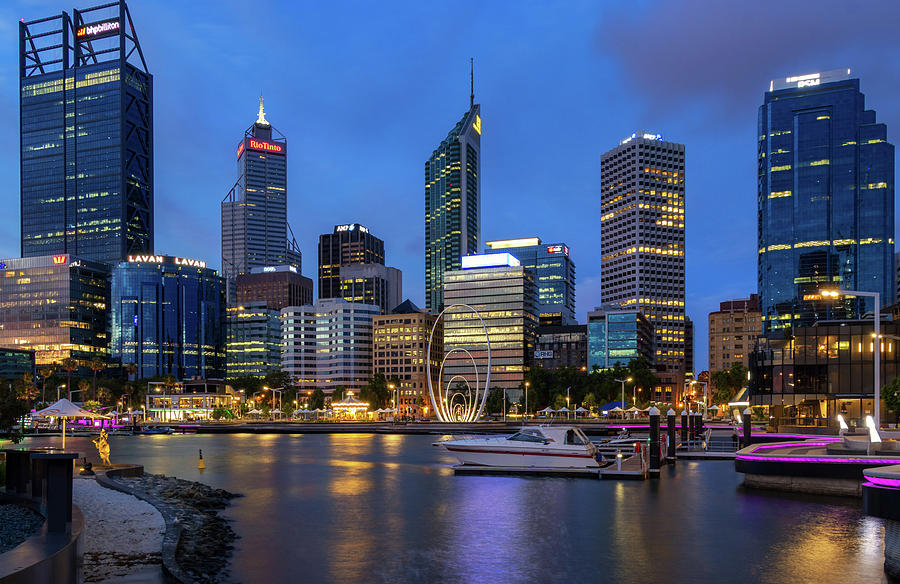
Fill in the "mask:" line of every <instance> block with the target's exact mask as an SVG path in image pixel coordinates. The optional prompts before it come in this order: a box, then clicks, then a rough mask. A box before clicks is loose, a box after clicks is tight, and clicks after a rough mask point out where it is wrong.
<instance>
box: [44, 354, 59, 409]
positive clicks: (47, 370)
mask: <svg viewBox="0 0 900 584" xmlns="http://www.w3.org/2000/svg"><path fill="white" fill-rule="evenodd" d="M57 371H59V364H58V363H51V364H50V365H45V366H44V367H41V369H40V374H41V402H42V403H47V395H46V392H47V384H48V383H50V378H52V377H56V372H57Z"/></svg>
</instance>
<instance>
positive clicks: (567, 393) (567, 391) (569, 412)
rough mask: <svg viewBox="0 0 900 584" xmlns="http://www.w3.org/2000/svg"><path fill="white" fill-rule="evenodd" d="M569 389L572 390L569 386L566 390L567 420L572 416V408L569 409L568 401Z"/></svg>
mask: <svg viewBox="0 0 900 584" xmlns="http://www.w3.org/2000/svg"><path fill="white" fill-rule="evenodd" d="M570 389H572V386H569V387H567V388H566V409H567V410H569V411H567V412H566V419H567V420H568V419H570V418H571V416H572V407H571V405H572V404H571V403H570V400H569V390H570Z"/></svg>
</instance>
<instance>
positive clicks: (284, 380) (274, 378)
mask: <svg viewBox="0 0 900 584" xmlns="http://www.w3.org/2000/svg"><path fill="white" fill-rule="evenodd" d="M262 384H263V385H264V386H266V387H268V388H273V387H274V388H275V389H278V388H279V387H280V388H283V389H285V390H288V389H291V387H292V386H293V380H292V379H291V374H290V373H288V372H286V371H273V372H271V373H269V374H268V375H266V376H265V377H264V378H263V382H262Z"/></svg>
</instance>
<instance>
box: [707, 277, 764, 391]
mask: <svg viewBox="0 0 900 584" xmlns="http://www.w3.org/2000/svg"><path fill="white" fill-rule="evenodd" d="M761 316H762V314H761V313H760V311H759V296H757V295H756V294H751V295H750V297H749V298H737V299H735V300H726V301H725V302H720V303H719V310H717V311H716V312H710V313H709V371H710V372H711V373H712V372H715V371H724V370H725V369H729V368H730V367H731V366H732V364H734V363H741V364H742V365H744V367H748V366H749V365H750V352H751V351H753V348H754V347H755V346H756V339H757V337H759V336H760V335H761V334H762V325H761V320H760V317H761Z"/></svg>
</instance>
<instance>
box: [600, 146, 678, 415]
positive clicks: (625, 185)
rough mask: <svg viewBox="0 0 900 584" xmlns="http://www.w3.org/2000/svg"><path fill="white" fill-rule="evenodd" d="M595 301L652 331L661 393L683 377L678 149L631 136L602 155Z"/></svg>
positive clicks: (673, 389) (673, 387)
mask: <svg viewBox="0 0 900 584" xmlns="http://www.w3.org/2000/svg"><path fill="white" fill-rule="evenodd" d="M600 164H601V177H600V185H601V189H602V193H601V197H600V201H601V217H600V226H601V230H600V250H601V270H602V274H603V277H602V280H601V284H600V287H601V295H602V299H603V302H604V304H616V305H618V306H621V307H622V308H626V309H637V310H640V311H641V313H642V314H644V315H645V316H646V317H647V320H649V321H650V324H651V325H652V327H653V334H654V358H653V362H654V364H655V365H656V375H657V377H659V378H660V380H661V381H662V387H659V388H656V391H657V392H659V393H670V394H671V395H673V396H676V397H677V391H678V388H679V386H680V385H681V381H682V377H683V376H684V366H685V364H684V360H685V346H684V341H685V338H684V326H685V324H684V323H685V321H684V317H685V315H684V293H685V286H684V277H685V269H684V145H683V144H676V143H675V142H669V141H667V140H663V139H662V136H660V135H659V134H651V133H644V132H640V133H635V134H632V135H631V136H629V137H628V138H625V139H624V140H622V141H621V143H620V144H619V145H618V146H617V147H615V148H613V149H612V150H610V151H609V152H606V153H605V154H603V156H602V158H601V163H600Z"/></svg>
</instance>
